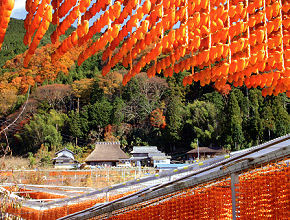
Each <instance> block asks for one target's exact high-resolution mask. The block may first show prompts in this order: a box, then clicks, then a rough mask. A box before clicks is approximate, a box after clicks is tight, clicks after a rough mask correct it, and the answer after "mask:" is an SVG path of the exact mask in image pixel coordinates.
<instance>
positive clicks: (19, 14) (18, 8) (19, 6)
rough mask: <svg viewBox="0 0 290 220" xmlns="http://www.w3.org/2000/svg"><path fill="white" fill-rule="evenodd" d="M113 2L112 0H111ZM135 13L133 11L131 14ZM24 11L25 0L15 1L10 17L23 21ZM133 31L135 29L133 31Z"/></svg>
mask: <svg viewBox="0 0 290 220" xmlns="http://www.w3.org/2000/svg"><path fill="white" fill-rule="evenodd" d="M94 2H96V1H93V0H92V3H94ZM113 2H114V0H113ZM143 3H144V0H141V5H142V4H143ZM102 13H104V12H101V13H97V14H96V16H95V17H94V18H93V19H91V20H90V25H91V24H92V23H93V22H94V21H95V19H98V18H99V17H100V14H102ZM133 13H135V11H134V12H133ZM26 14H27V12H26V10H25V0H15V5H14V9H13V11H12V14H11V17H13V18H17V19H25V17H26ZM128 19H129V17H128V18H127V19H126V20H125V22H126V21H127V20H128ZM179 25H180V22H179V24H176V25H175V26H174V27H173V28H174V29H175V28H179ZM74 26H76V22H75V23H74ZM105 29H106V27H105V28H104V30H105ZM133 31H135V29H134V30H133Z"/></svg>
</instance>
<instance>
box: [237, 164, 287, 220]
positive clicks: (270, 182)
mask: <svg viewBox="0 0 290 220" xmlns="http://www.w3.org/2000/svg"><path fill="white" fill-rule="evenodd" d="M289 175H290V168H289V165H288V166H287V162H286V161H285V162H283V163H276V164H270V165H268V166H267V167H264V168H262V169H255V170H251V171H249V172H248V173H246V174H244V175H242V176H241V177H240V179H239V184H238V197H237V198H238V200H237V207H238V212H239V215H240V218H239V219H249V218H252V216H255V217H256V218H258V219H287V218H289V210H290V203H289V196H290V192H289Z"/></svg>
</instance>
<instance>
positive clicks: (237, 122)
mask: <svg viewBox="0 0 290 220" xmlns="http://www.w3.org/2000/svg"><path fill="white" fill-rule="evenodd" d="M242 122H243V120H242V117H241V111H240V107H239V103H238V101H237V98H236V95H235V93H233V92H231V93H230V96H229V102H228V121H227V123H228V133H227V142H228V143H229V144H230V145H231V150H239V149H240V148H241V145H242V144H243V141H244V134H243V130H242Z"/></svg>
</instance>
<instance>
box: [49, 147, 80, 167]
mask: <svg viewBox="0 0 290 220" xmlns="http://www.w3.org/2000/svg"><path fill="white" fill-rule="evenodd" d="M55 155H56V157H55V158H53V159H52V160H53V164H54V167H55V168H63V169H70V168H75V167H78V165H79V163H78V161H76V160H75V158H74V155H75V153H74V152H72V151H70V150H69V149H67V148H64V149H62V150H60V151H58V152H56V153H55Z"/></svg>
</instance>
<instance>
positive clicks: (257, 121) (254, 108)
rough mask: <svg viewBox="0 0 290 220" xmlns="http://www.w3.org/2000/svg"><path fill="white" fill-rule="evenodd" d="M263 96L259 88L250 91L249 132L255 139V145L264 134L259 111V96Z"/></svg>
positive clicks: (252, 138)
mask: <svg viewBox="0 0 290 220" xmlns="http://www.w3.org/2000/svg"><path fill="white" fill-rule="evenodd" d="M259 96H261V92H260V91H259V90H257V89H255V90H251V91H250V93H249V99H250V118H249V120H248V123H249V124H248V129H247V132H248V133H249V136H250V137H251V140H253V144H254V145H258V144H259V143H260V141H261V140H262V135H263V129H264V128H263V124H262V119H261V117H260V113H259V107H260V106H259V100H258V97H259Z"/></svg>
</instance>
